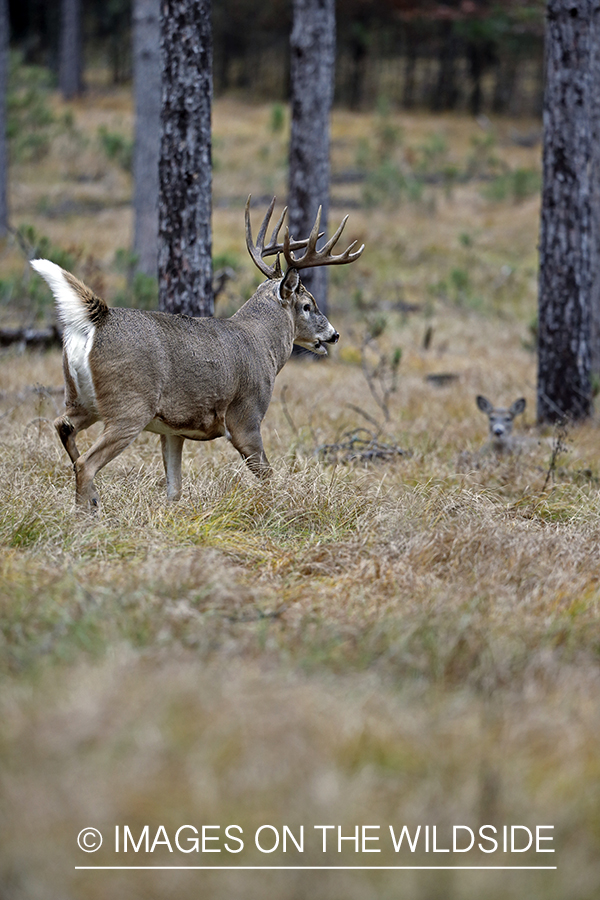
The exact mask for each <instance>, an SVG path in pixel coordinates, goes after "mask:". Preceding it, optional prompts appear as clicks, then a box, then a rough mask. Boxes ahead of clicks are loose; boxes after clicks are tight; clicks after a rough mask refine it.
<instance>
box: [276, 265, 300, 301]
mask: <svg viewBox="0 0 600 900" xmlns="http://www.w3.org/2000/svg"><path fill="white" fill-rule="evenodd" d="M299 284H300V276H299V275H298V272H297V271H296V269H288V270H287V272H286V273H285V275H284V276H283V279H282V281H281V284H280V285H279V298H280V300H281V301H282V303H284V304H285V303H289V301H290V298H291V296H292V294H294V293H295V292H296V291H297V290H298V285H299Z"/></svg>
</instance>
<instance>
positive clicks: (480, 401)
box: [476, 394, 494, 416]
mask: <svg viewBox="0 0 600 900" xmlns="http://www.w3.org/2000/svg"><path fill="white" fill-rule="evenodd" d="M476 403H477V406H478V407H479V409H480V410H481V412H484V413H485V414H486V416H489V414H490V413H491V412H493V409H494V407H493V406H492V404H491V403H490V401H489V400H488V399H487V397H482V396H481V394H479V395H478V396H477V398H476Z"/></svg>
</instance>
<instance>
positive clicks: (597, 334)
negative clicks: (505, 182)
mask: <svg viewBox="0 0 600 900" xmlns="http://www.w3.org/2000/svg"><path fill="white" fill-rule="evenodd" d="M590 68H591V78H592V88H591V102H592V110H591V124H592V137H591V140H592V144H591V147H592V150H591V152H592V165H591V168H590V181H591V186H590V191H591V214H592V222H591V228H592V240H591V256H592V259H591V264H590V270H591V273H592V275H591V282H592V283H591V289H590V317H591V329H590V331H591V333H590V366H591V372H592V378H593V379H594V382H595V385H594V386H595V387H600V10H599V9H598V7H597V6H595V7H594V10H593V21H592V64H591V67H590Z"/></svg>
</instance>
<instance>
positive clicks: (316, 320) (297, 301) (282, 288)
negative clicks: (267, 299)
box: [246, 197, 364, 356]
mask: <svg viewBox="0 0 600 900" xmlns="http://www.w3.org/2000/svg"><path fill="white" fill-rule="evenodd" d="M274 206H275V197H273V200H272V201H271V203H270V205H269V208H268V210H267V214H266V215H265V218H264V219H263V223H262V225H261V226H260V230H259V232H258V236H257V238H256V244H254V242H253V240H252V232H251V228H250V197H248V201H247V203H246V244H247V246H248V252H249V253H250V256H251V257H252V259H253V260H254V263H255V265H256V266H257V267H258V268H259V269H260V271H261V272H262V273H263V274H264V275H266V276H267V278H269V279H273V280H277V281H279V286H278V296H279V300H280V302H281V304H282V306H283V307H285V308H287V309H289V310H290V312H291V315H292V320H293V322H294V344H297V345H298V346H300V347H304V348H305V349H307V350H312V352H313V353H318V354H319V355H320V356H324V355H326V354H327V348H326V346H325V344H335V343H337V341H338V340H339V337H340V336H339V334H338V333H337V331H336V330H335V328H334V327H333V325H331V323H330V322H329V321H328V319H327V318H326V316H324V315H323V313H322V312H321V311H320V309H319V307H318V306H317V304H316V301H315V298H314V297H313V295H312V294H310V293H309V292H308V291H307V290H306V288H305V287H304V285H303V284H302V282H301V281H300V275H299V271H300V270H301V269H308V268H313V267H314V266H331V265H341V264H343V263H350V262H354V260H355V259H358V257H359V256H360V255H361V253H362V252H363V250H364V244H363V245H362V247H360V248H359V249H358V250H355V251H353V249H352V248H353V247H354V246H355V245H356V241H354V243H352V244H351V245H350V246H349V247H348V248H347V249H346V250H344V252H343V253H340V254H339V255H338V256H332V254H331V251H332V249H333V248H334V246H335V245H336V243H337V241H338V240H339V237H340V235H341V233H342V231H343V230H344V226H345V224H346V222H347V220H348V216H346V217H345V218H344V220H343V222H342V224H341V225H340V227H339V228H338V230H337V231H336V232H335V234H334V235H333V237H331V238H330V239H329V240H328V241H327V242H326V243H325V244H324V245H323V247H321V249H320V250H317V241H318V240H319V238H321V237H323V235H322V233H321V232H319V226H320V224H321V207H319V211H318V213H317V218H316V220H315V224H314V225H313V229H312V231H311V233H310V235H309V236H308V238H306V239H304V240H301V241H295V240H294V239H293V238H292V237H291V236H290V232H289V228H287V227H286V229H285V235H284V238H283V243H278V240H277V239H278V236H279V232H280V230H281V226H282V224H283V220H284V218H285V214H286V212H287V207H285V209H284V210H283V212H282V214H281V216H280V217H279V219H278V221H277V224H276V225H275V228H274V229H273V234H272V235H271V240H270V241H269V243H268V244H267V245H266V246H265V235H266V232H267V228H268V226H269V221H270V219H271V215H272V213H273V208H274ZM295 250H304V253H303V255H302V256H301V257H299V258H298V257H296V256H295V255H294V251H295ZM281 254H283V257H284V259H285V261H286V263H287V269H286V271H285V274H284V273H283V271H282V269H281V263H280V256H281ZM267 256H275V263H274V264H273V265H272V266H270V265H268V264H267V263H266V262H265V257H267Z"/></svg>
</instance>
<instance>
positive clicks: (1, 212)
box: [0, 0, 9, 238]
mask: <svg viewBox="0 0 600 900" xmlns="http://www.w3.org/2000/svg"><path fill="white" fill-rule="evenodd" d="M8 33H9V21H8V0H0V238H2V237H4V236H5V234H6V232H7V231H8V190H7V185H8V146H7V142H6V95H7V92H8Z"/></svg>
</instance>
